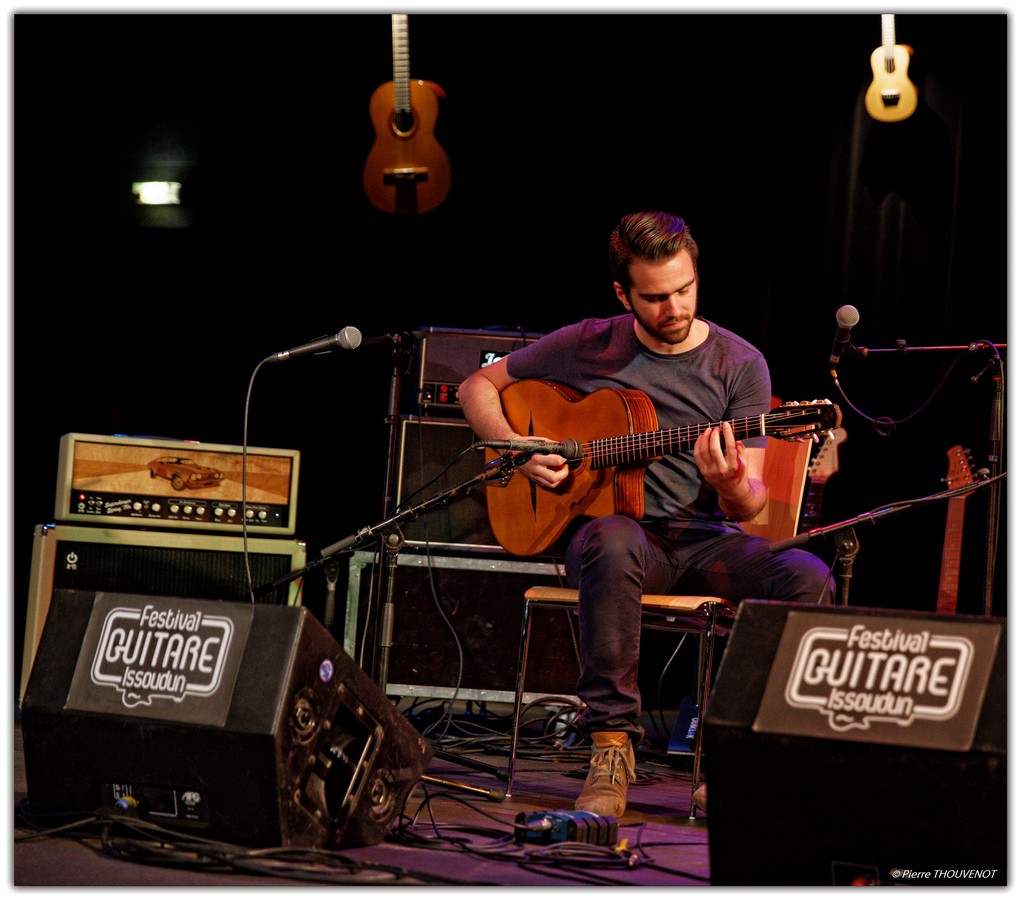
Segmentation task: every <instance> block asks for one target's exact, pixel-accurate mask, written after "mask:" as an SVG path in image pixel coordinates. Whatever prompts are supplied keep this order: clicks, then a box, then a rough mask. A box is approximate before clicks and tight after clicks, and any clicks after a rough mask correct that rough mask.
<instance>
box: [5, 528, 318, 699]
mask: <svg viewBox="0 0 1021 900" xmlns="http://www.w3.org/2000/svg"><path fill="white" fill-rule="evenodd" d="M248 555H249V563H250V566H251V571H252V582H253V586H254V587H255V588H259V587H260V586H262V585H264V584H268V583H269V582H270V581H272V580H273V579H275V578H279V577H280V576H281V575H286V574H287V573H288V572H293V571H295V570H297V569H300V568H303V567H304V565H305V543H304V541H298V540H293V539H284V538H249V539H248ZM62 588H64V589H69V590H92V591H115V592H121V593H134V594H142V595H152V596H172V597H194V598H197V599H201V600H232V601H242V602H243V601H245V600H246V599H247V598H248V578H247V573H246V567H245V556H244V539H243V538H240V537H232V536H226V535H212V534H184V533H178V532H158V531H132V530H128V529H108V528H89V527H84V526H75V525H37V526H36V529H35V535H34V537H33V539H32V571H31V575H30V578H29V589H28V595H29V596H28V610H27V616H26V623H25V644H24V656H23V658H22V667H21V691H22V692H24V690H25V686H26V685H27V684H28V675H29V673H30V672H31V670H32V663H33V660H34V659H35V654H36V650H37V648H38V645H39V638H40V635H41V634H42V630H43V626H44V625H45V623H46V615H47V613H48V612H49V608H50V599H51V598H52V596H53V592H54V591H55V590H58V589H62ZM259 602H260V603H268V604H275V605H281V606H282V605H287V606H298V605H300V604H301V580H300V579H298V580H296V581H293V582H291V583H290V584H289V585H283V586H281V587H279V588H277V589H276V590H275V591H271V592H269V593H267V594H265V595H264V596H262V597H260V598H259Z"/></svg>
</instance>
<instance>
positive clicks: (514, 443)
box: [477, 438, 582, 460]
mask: <svg viewBox="0 0 1021 900" xmlns="http://www.w3.org/2000/svg"><path fill="white" fill-rule="evenodd" d="M477 446H480V447H489V448H490V449H491V450H520V451H521V452H523V453H529V454H533V455H534V454H536V453H550V454H553V453H555V454H556V455H557V456H562V457H563V458H564V459H567V460H571V459H581V455H582V445H581V442H580V441H576V440H574V439H573V438H568V439H567V440H566V441H560V443H557V444H555V443H553V442H551V441H533V440H528V439H527V438H526V439H518V440H511V441H479V443H478V445H477Z"/></svg>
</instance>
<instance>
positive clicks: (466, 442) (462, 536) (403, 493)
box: [397, 416, 502, 553]
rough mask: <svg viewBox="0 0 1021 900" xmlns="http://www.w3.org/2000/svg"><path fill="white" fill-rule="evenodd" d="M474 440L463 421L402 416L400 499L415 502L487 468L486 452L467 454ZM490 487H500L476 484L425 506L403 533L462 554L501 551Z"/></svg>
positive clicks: (476, 451) (473, 435)
mask: <svg viewBox="0 0 1021 900" xmlns="http://www.w3.org/2000/svg"><path fill="white" fill-rule="evenodd" d="M474 441H475V434H474V432H473V431H472V429H471V426H469V425H468V423H467V422H465V421H464V420H463V419H429V418H425V417H422V416H402V417H401V427H400V448H401V452H400V465H399V467H398V471H397V499H398V501H399V502H400V503H402V504H403V503H405V502H406V503H407V504H408V505H409V506H414V505H415V504H417V503H422V502H423V501H425V500H428V499H429V498H430V497H433V496H435V495H437V494H439V493H442V492H443V491H445V490H449V489H450V488H454V487H457V486H458V485H459V484H463V483H465V482H467V481H470V480H471V479H472V478H473V477H474V476H476V475H478V474H479V473H481V472H483V471H484V470H485V468H486V458H485V456H486V454H485V450H483V449H481V448H479V449H478V450H469V451H468V452H467V453H465V452H464V451H465V450H467V448H469V447H471V446H472V444H473V443H474ZM462 454H463V455H462ZM448 467H449V468H448ZM423 485H427V487H424V488H423ZM490 490H494V491H496V490H500V488H498V487H492V488H487V487H486V485H485V484H482V483H480V484H476V485H475V486H474V487H472V489H471V490H470V491H468V493H467V494H462V495H461V496H458V497H456V498H455V499H454V500H452V501H450V502H449V503H445V504H443V505H441V506H436V507H433V508H432V509H430V510H427V511H426V512H424V513H422V514H421V515H420V516H419V517H418V518H417V519H415V520H413V521H412V522H410V523H408V524H407V525H405V526H404V529H403V530H404V536H405V537H406V538H407V539H408V540H409V541H418V542H422V543H428V544H430V545H431V546H432V547H433V548H435V549H440V550H450V551H451V552H453V553H458V552H460V551H459V550H458V548H463V549H469V550H470V551H473V552H478V551H479V550H494V551H498V552H502V550H501V549H500V545H499V544H498V543H497V540H496V537H495V536H494V535H493V529H492V528H490V526H489V512H488V509H487V499H488V498H487V491H490Z"/></svg>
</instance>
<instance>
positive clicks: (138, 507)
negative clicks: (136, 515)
mask: <svg viewBox="0 0 1021 900" xmlns="http://www.w3.org/2000/svg"><path fill="white" fill-rule="evenodd" d="M131 508H132V509H133V510H134V511H135V512H140V511H141V509H142V504H141V503H139V502H138V501H137V500H136V501H135V502H134V503H132V504H131Z"/></svg>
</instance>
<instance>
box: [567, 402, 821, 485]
mask: <svg viewBox="0 0 1021 900" xmlns="http://www.w3.org/2000/svg"><path fill="white" fill-rule="evenodd" d="M825 412H831V413H832V410H828V411H827V410H824V413H825ZM819 421H820V410H819V408H818V407H815V408H808V407H797V406H792V407H790V408H784V409H780V410H774V411H772V412H769V413H763V414H762V415H758V416H748V417H746V418H743V419H733V420H731V422H730V424H731V426H733V429H734V439H735V440H739V441H742V440H745V439H746V438H750V437H767V436H768V437H787V438H792V437H797V436H798V434H799V433H802V432H804V433H805V434H808V433H811V432H813V431H818V430H819V424H818V423H819ZM722 424H723V423H722V422H714V423H712V424H709V425H685V426H680V427H678V428H664V429H662V430H660V431H643V432H639V433H638V434H626V435H622V436H620V437H611V438H596V439H595V440H591V441H587V442H586V443H585V444H584V449H583V454H582V455H583V456H585V457H588V459H589V460H590V465H591V466H592V467H593V468H595V469H602V468H606V467H607V466H620V465H625V464H628V463H637V462H643V461H644V460H649V459H653V458H655V457H657V456H668V455H670V454H674V453H681V452H683V451H684V450H689V449H691V447H693V446H694V445H695V441H697V440H698V436H699V435H700V434H702V432H704V431H705V430H706V429H707V428H719V427H720V426H721V425H722ZM778 432H780V433H778Z"/></svg>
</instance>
